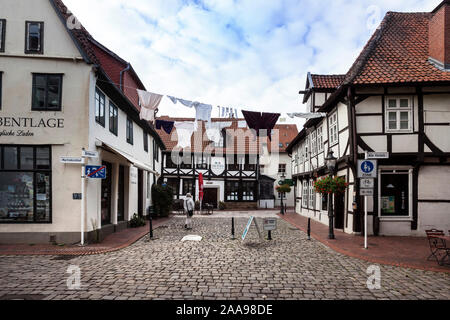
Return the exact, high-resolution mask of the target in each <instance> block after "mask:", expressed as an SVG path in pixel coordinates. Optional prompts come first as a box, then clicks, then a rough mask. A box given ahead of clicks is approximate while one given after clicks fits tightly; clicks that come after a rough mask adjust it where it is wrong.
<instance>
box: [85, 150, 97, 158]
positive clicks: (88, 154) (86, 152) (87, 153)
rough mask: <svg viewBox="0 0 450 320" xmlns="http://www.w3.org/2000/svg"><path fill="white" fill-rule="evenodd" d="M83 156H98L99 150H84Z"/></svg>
mask: <svg viewBox="0 0 450 320" xmlns="http://www.w3.org/2000/svg"><path fill="white" fill-rule="evenodd" d="M82 157H83V158H98V152H97V151H88V150H83V153H82Z"/></svg>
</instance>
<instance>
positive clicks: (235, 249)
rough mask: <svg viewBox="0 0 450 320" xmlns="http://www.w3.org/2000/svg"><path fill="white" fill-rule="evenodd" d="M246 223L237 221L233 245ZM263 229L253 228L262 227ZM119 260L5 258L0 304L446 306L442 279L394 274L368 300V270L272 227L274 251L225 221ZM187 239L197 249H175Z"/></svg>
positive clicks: (449, 290)
mask: <svg viewBox="0 0 450 320" xmlns="http://www.w3.org/2000/svg"><path fill="white" fill-rule="evenodd" d="M246 222H247V219H245V218H238V219H237V220H236V235H239V234H242V232H243V229H244V227H245V225H246ZM260 225H261V223H260ZM166 226H167V228H159V229H157V230H155V238H156V240H153V241H150V242H149V241H148V238H143V239H141V240H140V241H138V242H136V243H135V244H133V245H132V246H130V247H128V248H125V249H123V250H121V251H116V252H111V253H106V254H101V255H92V256H79V257H75V258H74V259H72V260H70V261H64V260H59V261H58V260H54V257H53V256H4V257H2V258H1V259H0V299H1V296H8V295H12V294H14V295H30V294H34V295H43V296H42V298H43V299H54V300H62V299H69V300H78V299H94V300H96V299H105V300H106V299H111V300H112V299H115V300H120V299H130V300H147V299H197V300H198V299H200V300H201V299H205V300H207V299H233V300H235V299H254V300H264V299H276V300H288V299H296V300H298V299H351V300H353V299H355V300H356V299H396V300H397V299H444V300H450V277H449V274H448V273H437V272H431V271H422V270H415V269H406V268H400V267H394V266H379V267H380V270H381V288H380V289H379V290H369V289H368V288H367V284H366V283H367V281H368V277H369V274H368V273H367V268H368V267H369V266H370V265H371V263H370V262H367V261H363V260H358V259H355V258H351V257H347V256H345V255H342V254H340V253H337V252H335V251H333V250H331V249H329V248H328V247H326V246H324V245H323V244H321V243H320V242H317V241H315V240H311V241H308V240H307V237H306V234H305V233H303V232H301V231H299V230H293V228H292V226H291V225H289V224H288V223H287V222H285V221H282V220H279V222H278V230H276V231H274V232H273V233H272V237H273V239H274V240H273V241H270V242H269V241H266V240H264V241H262V242H260V241H259V239H258V235H257V232H256V231H255V230H254V229H253V228H252V229H250V232H249V234H248V236H247V237H248V239H246V241H245V242H244V243H243V242H241V241H240V240H234V241H233V240H231V234H230V232H231V231H230V221H229V219H226V218H210V217H208V218H201V217H199V218H195V219H194V229H193V230H192V231H189V232H187V231H185V230H184V229H183V226H184V220H183V218H182V217H180V218H174V219H172V220H170V221H168V222H167V223H166ZM187 234H196V235H200V236H202V237H203V240H202V241H201V242H183V243H182V242H181V241H180V240H181V239H182V238H183V237H184V236H185V235H187ZM71 265H73V266H78V267H79V268H80V272H81V279H80V280H81V288H80V289H79V290H69V289H68V287H67V281H68V279H69V277H71V276H73V275H71V274H70V273H67V268H68V267H69V266H71Z"/></svg>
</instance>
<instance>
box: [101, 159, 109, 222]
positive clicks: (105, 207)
mask: <svg viewBox="0 0 450 320" xmlns="http://www.w3.org/2000/svg"><path fill="white" fill-rule="evenodd" d="M102 165H103V166H105V167H106V179H103V180H102V186H101V217H102V226H104V225H108V224H111V181H112V179H111V174H112V165H111V163H109V162H103V163H102Z"/></svg>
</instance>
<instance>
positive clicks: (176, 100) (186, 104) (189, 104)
mask: <svg viewBox="0 0 450 320" xmlns="http://www.w3.org/2000/svg"><path fill="white" fill-rule="evenodd" d="M167 97H168V98H169V99H170V100H172V102H173V104H177V102H179V103H181V104H182V105H184V106H185V107H188V108H192V107H193V106H195V105H197V104H199V103H198V102H192V101H189V100H184V99H180V98H175V97H172V96H167Z"/></svg>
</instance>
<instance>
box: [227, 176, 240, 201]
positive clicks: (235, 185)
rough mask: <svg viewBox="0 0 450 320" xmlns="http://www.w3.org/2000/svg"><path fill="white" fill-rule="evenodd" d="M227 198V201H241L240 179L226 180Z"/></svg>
mask: <svg viewBox="0 0 450 320" xmlns="http://www.w3.org/2000/svg"><path fill="white" fill-rule="evenodd" d="M225 199H226V200H227V201H239V181H227V182H226V184H225Z"/></svg>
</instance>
